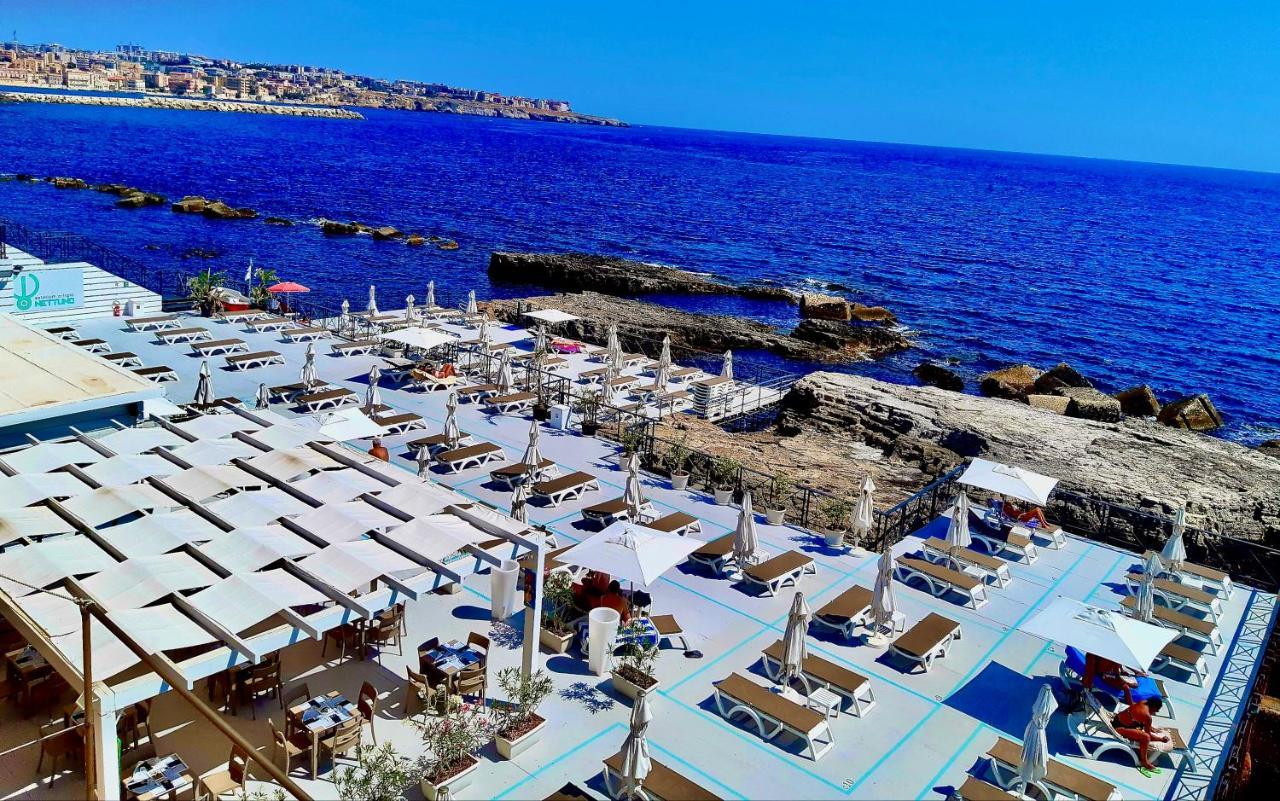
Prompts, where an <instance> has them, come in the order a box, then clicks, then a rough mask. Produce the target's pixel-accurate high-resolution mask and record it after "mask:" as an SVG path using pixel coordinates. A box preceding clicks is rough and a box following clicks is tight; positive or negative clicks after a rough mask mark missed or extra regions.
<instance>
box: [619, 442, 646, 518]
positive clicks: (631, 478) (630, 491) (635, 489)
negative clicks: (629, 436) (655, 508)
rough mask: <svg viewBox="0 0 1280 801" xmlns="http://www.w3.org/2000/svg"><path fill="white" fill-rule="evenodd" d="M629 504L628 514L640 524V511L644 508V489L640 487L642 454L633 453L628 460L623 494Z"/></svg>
mask: <svg viewBox="0 0 1280 801" xmlns="http://www.w3.org/2000/svg"><path fill="white" fill-rule="evenodd" d="M622 497H623V499H624V500H626V502H627V513H628V514H630V515H631V519H632V520H634V521H636V522H637V523H639V522H640V510H641V509H643V508H644V488H643V487H642V486H641V485H640V454H638V453H633V454H631V458H630V459H628V460H627V486H626V489H625V490H624V491H623V493H622Z"/></svg>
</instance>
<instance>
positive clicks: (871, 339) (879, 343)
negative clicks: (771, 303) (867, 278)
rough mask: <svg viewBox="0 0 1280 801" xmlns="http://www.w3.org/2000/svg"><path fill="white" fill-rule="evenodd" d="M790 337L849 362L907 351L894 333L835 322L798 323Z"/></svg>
mask: <svg viewBox="0 0 1280 801" xmlns="http://www.w3.org/2000/svg"><path fill="white" fill-rule="evenodd" d="M791 336H793V337H795V338H796V339H800V340H804V341H805V342H812V343H813V344H815V345H818V346H819V347H822V348H824V349H829V350H833V351H836V352H838V353H842V354H844V355H845V356H848V357H850V358H864V357H869V358H879V357H880V356H884V355H886V354H889V353H893V352H895V351H900V350H906V349H907V348H909V347H911V341H910V340H908V339H907V338H906V337H905V336H903V335H902V334H901V333H899V332H897V331H893V330H891V329H888V328H881V327H880V326H878V325H850V324H849V323H842V322H839V321H838V320H801V321H800V324H799V325H797V326H796V328H795V330H794V331H792V332H791Z"/></svg>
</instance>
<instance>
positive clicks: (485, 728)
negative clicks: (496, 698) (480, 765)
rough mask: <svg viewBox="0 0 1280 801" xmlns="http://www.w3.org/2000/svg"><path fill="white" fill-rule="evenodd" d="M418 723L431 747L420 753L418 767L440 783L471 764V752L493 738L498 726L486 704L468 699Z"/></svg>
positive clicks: (432, 779) (423, 773)
mask: <svg viewBox="0 0 1280 801" xmlns="http://www.w3.org/2000/svg"><path fill="white" fill-rule="evenodd" d="M417 726H418V728H419V730H420V731H421V732H422V743H423V745H425V746H426V748H427V751H428V753H426V754H423V755H422V756H420V757H418V769H419V770H420V771H421V772H422V776H423V778H424V779H426V780H427V781H429V782H431V783H432V784H437V785H438V784H442V783H444V782H446V781H448V780H449V779H451V778H453V777H454V776H456V775H457V774H459V773H461V772H462V771H464V770H466V769H467V768H469V767H470V766H471V765H472V764H473V762H474V761H475V757H474V756H472V755H473V754H474V753H475V752H476V751H479V750H480V749H481V748H483V747H484V746H485V745H486V744H488V742H489V741H490V740H492V739H493V735H494V732H495V730H496V728H497V726H496V724H495V723H494V721H493V718H491V717H490V716H489V714H488V710H487V709H485V707H484V706H483V705H480V704H465V703H464V704H462V705H461V706H459V707H458V708H457V709H455V710H453V711H451V712H449V713H448V714H446V715H442V716H440V717H437V718H427V719H426V720H424V721H422V722H420V723H418V724H417Z"/></svg>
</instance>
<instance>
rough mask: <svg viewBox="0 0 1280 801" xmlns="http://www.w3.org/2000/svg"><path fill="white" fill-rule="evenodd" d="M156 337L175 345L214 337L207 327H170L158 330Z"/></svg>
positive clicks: (205, 340)
mask: <svg viewBox="0 0 1280 801" xmlns="http://www.w3.org/2000/svg"><path fill="white" fill-rule="evenodd" d="M156 339H158V340H160V341H161V342H163V343H164V344H166V345H175V344H179V343H188V342H207V341H208V340H211V339H213V334H210V333H209V329H207V328H169V329H166V330H163V331H157V332H156Z"/></svg>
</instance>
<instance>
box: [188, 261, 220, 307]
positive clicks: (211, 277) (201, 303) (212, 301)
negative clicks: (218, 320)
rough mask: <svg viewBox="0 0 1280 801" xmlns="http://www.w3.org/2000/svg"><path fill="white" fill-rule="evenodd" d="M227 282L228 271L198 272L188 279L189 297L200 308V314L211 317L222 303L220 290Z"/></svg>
mask: <svg viewBox="0 0 1280 801" xmlns="http://www.w3.org/2000/svg"><path fill="white" fill-rule="evenodd" d="M226 283H227V274H226V273H215V272H214V271H213V270H205V271H204V272H202V273H196V274H195V275H193V276H191V277H190V278H188V279H187V299H188V300H190V301H191V302H192V304H194V305H195V306H196V308H198V309H200V314H202V315H204V316H205V317H211V316H213V313H214V312H215V311H216V310H217V308H218V307H219V306H220V305H221V304H222V301H221V300H219V290H221V289H222V287H223V286H225V285H226Z"/></svg>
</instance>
